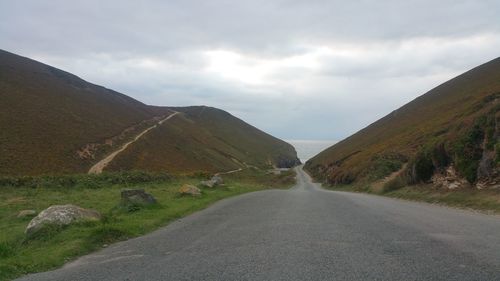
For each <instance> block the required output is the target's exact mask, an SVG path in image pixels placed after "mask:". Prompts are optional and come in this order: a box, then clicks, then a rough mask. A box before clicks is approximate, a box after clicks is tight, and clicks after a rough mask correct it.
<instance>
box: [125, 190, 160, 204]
mask: <svg viewBox="0 0 500 281" xmlns="http://www.w3.org/2000/svg"><path fill="white" fill-rule="evenodd" d="M121 198H122V204H139V205H150V204H155V203H156V199H155V198H154V197H153V195H151V194H149V193H147V192H145V191H144V189H124V190H122V192H121Z"/></svg>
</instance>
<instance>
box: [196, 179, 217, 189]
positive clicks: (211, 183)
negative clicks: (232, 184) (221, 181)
mask: <svg viewBox="0 0 500 281" xmlns="http://www.w3.org/2000/svg"><path fill="white" fill-rule="evenodd" d="M200 185H201V186H203V187H208V188H213V187H215V185H216V183H215V182H214V181H213V180H208V181H202V182H200Z"/></svg>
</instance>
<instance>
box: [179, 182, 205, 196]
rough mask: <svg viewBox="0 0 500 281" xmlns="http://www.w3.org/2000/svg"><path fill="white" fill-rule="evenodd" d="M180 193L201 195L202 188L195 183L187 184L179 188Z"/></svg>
mask: <svg viewBox="0 0 500 281" xmlns="http://www.w3.org/2000/svg"><path fill="white" fill-rule="evenodd" d="M179 193H180V195H190V196H200V195H201V190H200V189H199V188H197V187H196V186H194V185H189V184H185V185H183V186H182V187H181V188H180V189H179Z"/></svg>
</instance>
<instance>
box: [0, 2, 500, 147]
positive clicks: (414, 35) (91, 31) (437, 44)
mask: <svg viewBox="0 0 500 281" xmlns="http://www.w3.org/2000/svg"><path fill="white" fill-rule="evenodd" d="M498 10H500V3H499V2H498V1H457V0H455V1H451V0H443V1H427V0H425V1H424V0H422V1H391V0H383V1H326V0H325V1H284V0H267V1H264V0H258V1H257V0H254V1H229V0H225V1H223V0H213V1H190V0H184V1H80V2H78V3H76V1H72V2H68V1H62V0H57V1H54V0H53V1H35V0H33V1H23V0H20V1H7V0H0V43H1V46H0V48H2V49H6V50H8V51H12V52H15V53H18V54H21V55H25V56H28V57H33V58H35V59H38V60H40V61H42V62H45V63H48V64H51V65H54V66H56V67H60V68H62V69H64V70H67V71H70V72H72V73H74V74H76V75H79V76H81V77H82V78H84V79H87V80H89V81H91V82H93V83H97V84H101V85H104V86H106V87H109V88H113V89H115V90H118V91H120V92H123V93H125V94H128V95H131V96H133V97H135V98H137V99H139V100H141V101H143V102H145V103H149V104H157V105H191V104H205V105H210V106H216V107H220V108H223V109H225V110H228V111H230V112H231V113H233V114H235V115H237V116H239V117H241V118H243V119H244V120H246V121H248V122H250V123H251V124H253V125H255V126H257V127H259V128H262V129H264V130H266V131H268V132H270V133H272V134H274V135H276V136H278V137H282V138H288V139H290V138H295V139H334V140H338V139H341V138H344V137H346V136H348V135H349V134H351V133H353V132H355V131H357V130H359V129H361V128H362V127H363V126H366V125H368V124H369V123H371V122H373V121H375V120H376V119H377V118H380V117H382V116H383V115H385V114H387V113H389V112H390V111H392V110H394V109H395V108H397V107H399V106H401V105H403V104H404V103H406V102H408V101H410V100H412V99H413V98H415V97H417V96H418V95H420V94H423V93H424V92H426V91H427V90H429V89H431V88H433V87H434V86H437V85H438V84H439V83H441V82H444V81H446V80H448V79H450V78H452V77H453V76H455V75H458V74H460V73H461V72H464V71H466V70H468V69H470V68H472V67H474V66H476V65H479V64H481V63H484V62H486V61H488V60H490V59H493V58H495V57H497V56H498V50H500V21H498V14H497V12H498Z"/></svg>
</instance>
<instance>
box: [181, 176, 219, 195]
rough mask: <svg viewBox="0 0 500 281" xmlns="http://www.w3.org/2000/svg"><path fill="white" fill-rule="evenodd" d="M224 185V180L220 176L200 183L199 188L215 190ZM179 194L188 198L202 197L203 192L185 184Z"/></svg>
mask: <svg viewBox="0 0 500 281" xmlns="http://www.w3.org/2000/svg"><path fill="white" fill-rule="evenodd" d="M223 184H224V180H223V179H222V177H221V176H219V175H215V176H213V177H212V178H211V179H209V180H206V181H202V182H200V184H199V186H201V187H206V188H214V187H216V186H219V185H223ZM179 194H180V195H188V196H200V195H201V190H200V189H199V188H198V187H196V186H194V185H190V184H184V185H183V186H181V188H180V189H179Z"/></svg>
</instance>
